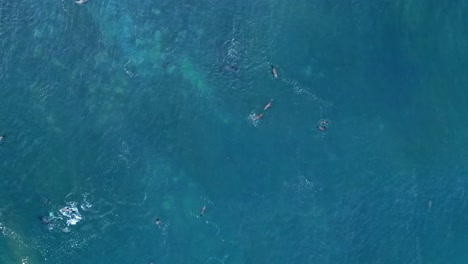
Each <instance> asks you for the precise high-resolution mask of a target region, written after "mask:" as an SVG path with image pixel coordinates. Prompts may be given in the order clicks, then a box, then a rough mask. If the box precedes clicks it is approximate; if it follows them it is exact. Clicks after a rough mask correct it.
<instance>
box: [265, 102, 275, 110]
mask: <svg viewBox="0 0 468 264" xmlns="http://www.w3.org/2000/svg"><path fill="white" fill-rule="evenodd" d="M272 102H273V99H271V100H270V102H269V103H268V104H267V105H265V108H263V110H267V109H268V108H270V107H271V103H272Z"/></svg>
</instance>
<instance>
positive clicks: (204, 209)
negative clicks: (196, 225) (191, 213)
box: [200, 205, 206, 216]
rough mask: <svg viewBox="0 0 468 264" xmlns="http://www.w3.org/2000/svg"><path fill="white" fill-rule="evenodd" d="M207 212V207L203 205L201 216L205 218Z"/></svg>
mask: <svg viewBox="0 0 468 264" xmlns="http://www.w3.org/2000/svg"><path fill="white" fill-rule="evenodd" d="M205 211H206V205H203V208H202V209H201V212H200V216H203V214H204V213H205Z"/></svg>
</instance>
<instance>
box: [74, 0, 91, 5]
mask: <svg viewBox="0 0 468 264" xmlns="http://www.w3.org/2000/svg"><path fill="white" fill-rule="evenodd" d="M86 2H88V0H76V1H75V3H77V4H79V5H82V4H84V3H86Z"/></svg>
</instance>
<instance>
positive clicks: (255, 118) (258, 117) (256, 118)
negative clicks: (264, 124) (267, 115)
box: [253, 114, 263, 120]
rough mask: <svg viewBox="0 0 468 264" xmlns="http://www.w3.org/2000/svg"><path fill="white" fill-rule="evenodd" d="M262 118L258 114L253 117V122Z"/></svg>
mask: <svg viewBox="0 0 468 264" xmlns="http://www.w3.org/2000/svg"><path fill="white" fill-rule="evenodd" d="M262 117H263V114H258V115H256V116H254V118H253V120H259V119H260V118H262Z"/></svg>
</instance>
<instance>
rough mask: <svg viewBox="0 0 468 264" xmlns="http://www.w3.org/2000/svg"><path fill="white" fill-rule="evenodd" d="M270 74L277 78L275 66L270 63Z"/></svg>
mask: <svg viewBox="0 0 468 264" xmlns="http://www.w3.org/2000/svg"><path fill="white" fill-rule="evenodd" d="M271 74H273V77H274V78H275V79H278V73H277V72H276V68H275V66H273V65H271Z"/></svg>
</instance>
